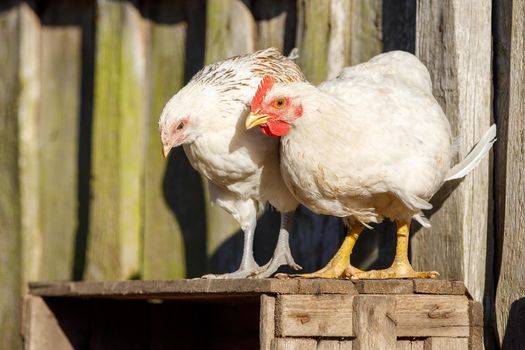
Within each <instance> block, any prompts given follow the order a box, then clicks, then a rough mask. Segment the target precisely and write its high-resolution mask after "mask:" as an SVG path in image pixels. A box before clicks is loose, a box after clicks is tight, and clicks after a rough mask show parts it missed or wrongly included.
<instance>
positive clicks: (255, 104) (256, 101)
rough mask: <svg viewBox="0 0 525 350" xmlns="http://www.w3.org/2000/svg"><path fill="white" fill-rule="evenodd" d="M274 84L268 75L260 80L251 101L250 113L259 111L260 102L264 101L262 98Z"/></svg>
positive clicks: (273, 80)
mask: <svg viewBox="0 0 525 350" xmlns="http://www.w3.org/2000/svg"><path fill="white" fill-rule="evenodd" d="M274 83H275V79H274V78H273V77H272V76H270V75H265V76H264V78H263V79H262V80H261V83H260V84H259V87H258V88H257V92H256V93H255V96H254V97H253V100H252V107H251V111H252V112H255V111H257V110H258V109H261V105H262V101H263V100H264V96H266V93H267V92H268V90H270V89H271V88H272V86H273V84H274Z"/></svg>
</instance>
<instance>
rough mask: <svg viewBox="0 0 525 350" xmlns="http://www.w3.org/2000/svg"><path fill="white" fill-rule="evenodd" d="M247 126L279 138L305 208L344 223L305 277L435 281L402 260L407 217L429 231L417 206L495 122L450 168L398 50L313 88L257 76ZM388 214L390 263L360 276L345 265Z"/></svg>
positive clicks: (417, 71) (441, 126)
mask: <svg viewBox="0 0 525 350" xmlns="http://www.w3.org/2000/svg"><path fill="white" fill-rule="evenodd" d="M251 111H252V113H251V114H250V116H249V117H248V118H247V120H246V127H247V128H248V129H249V128H252V127H254V126H257V125H259V126H260V127H261V128H262V129H263V131H264V133H265V134H268V135H271V136H274V137H280V138H281V172H282V176H283V178H284V180H285V183H286V185H287V186H288V188H289V189H290V191H291V192H292V193H293V195H294V196H295V197H296V198H297V200H298V201H299V202H301V203H302V204H304V205H305V206H306V207H308V208H309V209H310V210H312V211H314V212H316V213H319V214H328V215H335V216H339V217H343V218H345V222H346V224H347V225H348V226H351V228H350V229H349V231H348V233H347V236H346V237H345V240H344V241H343V244H342V246H341V248H340V249H339V251H338V252H337V253H336V255H335V256H334V257H333V258H332V260H331V261H330V262H329V263H328V264H327V265H326V267H324V268H323V269H321V270H319V271H317V272H314V273H311V274H305V275H299V276H303V277H310V278H316V277H322V278H339V277H351V278H354V279H359V278H433V277H435V276H436V275H438V273H437V272H435V271H429V272H417V271H414V269H413V268H412V266H411V265H410V262H409V260H408V257H407V250H408V238H409V227H410V222H411V220H412V219H415V220H417V221H419V222H420V223H421V224H422V225H423V226H427V227H428V226H430V224H429V222H428V220H427V219H426V218H425V217H424V215H423V213H422V210H423V209H430V208H432V205H431V204H430V203H429V202H428V201H429V199H430V198H431V197H432V196H433V195H434V193H436V192H437V190H438V189H439V188H440V187H441V186H442V184H443V183H444V182H445V181H447V180H451V179H456V178H460V177H463V176H465V175H466V174H467V173H468V172H469V171H470V170H472V169H473V168H474V167H475V166H476V165H477V164H478V163H479V161H480V160H481V158H482V157H483V156H484V155H485V154H486V153H487V152H488V151H489V150H490V148H491V147H492V144H493V142H494V141H495V136H496V128H495V125H493V126H492V127H491V128H490V129H489V131H488V132H487V133H486V134H485V136H483V137H482V139H481V140H480V142H478V144H477V146H476V147H475V148H474V149H473V151H472V152H471V153H470V154H469V155H468V156H467V157H466V158H465V159H464V160H463V161H461V162H460V163H459V164H458V165H456V166H455V167H453V168H452V169H451V160H452V155H453V152H452V146H451V131H450V125H449V122H448V120H447V118H446V116H445V114H444V113H443V111H442V109H441V107H440V106H439V104H438V103H437V101H436V100H435V98H434V97H433V95H432V85H431V80H430V75H429V73H428V71H427V69H426V68H425V66H424V65H423V64H422V63H421V62H420V61H419V60H418V59H417V58H416V57H415V56H413V55H411V54H409V53H405V52H400V51H396V52H390V53H385V54H382V55H379V56H376V57H375V58H373V59H371V60H370V61H369V62H367V63H364V64H361V65H358V66H355V67H351V68H347V69H345V70H344V71H343V73H342V74H341V75H340V76H339V77H338V78H336V79H333V80H331V81H328V82H325V83H323V84H321V85H320V86H319V87H315V86H312V85H310V84H308V83H305V82H296V83H277V82H274V80H273V78H271V77H265V78H264V79H263V81H262V83H261V85H260V87H259V89H258V90H257V93H256V95H255V97H254V99H253V101H252V106H251ZM385 217H386V218H390V219H392V220H394V221H395V222H396V224H397V245H396V255H395V259H394V262H393V264H392V266H391V267H389V268H388V269H385V270H378V271H367V272H363V271H359V270H357V269H355V268H353V267H352V266H351V265H350V255H351V252H352V248H353V246H354V244H355V241H356V240H357V238H358V237H359V235H360V234H361V232H362V230H363V228H364V226H367V225H368V224H369V223H377V222H380V221H382V220H383V218H385Z"/></svg>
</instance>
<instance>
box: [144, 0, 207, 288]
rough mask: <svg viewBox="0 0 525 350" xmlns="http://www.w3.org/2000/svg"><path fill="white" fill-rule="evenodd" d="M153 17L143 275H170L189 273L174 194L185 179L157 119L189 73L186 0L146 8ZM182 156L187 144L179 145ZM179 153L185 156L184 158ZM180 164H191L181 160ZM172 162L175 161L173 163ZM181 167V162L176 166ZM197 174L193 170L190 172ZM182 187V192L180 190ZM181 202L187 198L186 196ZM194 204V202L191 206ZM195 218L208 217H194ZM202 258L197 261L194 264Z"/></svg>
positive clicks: (150, 16) (171, 276)
mask: <svg viewBox="0 0 525 350" xmlns="http://www.w3.org/2000/svg"><path fill="white" fill-rule="evenodd" d="M147 11H148V15H149V18H151V20H150V23H149V24H150V26H149V27H150V28H149V32H150V38H149V39H150V40H149V42H150V48H149V49H148V51H149V53H150V57H149V64H150V68H149V74H150V77H151V84H150V85H151V90H150V91H151V108H150V112H149V113H148V117H149V119H148V130H149V132H148V141H147V151H146V160H145V164H144V247H143V249H144V258H143V267H142V271H143V278H145V279H168V278H181V277H185V276H186V268H188V266H186V263H185V251H184V242H183V238H182V229H181V227H180V224H179V220H178V218H177V215H176V214H177V210H176V208H178V207H180V206H181V205H186V203H184V204H179V203H178V202H179V201H178V199H179V198H174V194H175V193H178V192H180V190H179V191H177V185H176V182H179V183H182V182H185V179H184V178H183V177H182V175H183V174H182V173H180V172H178V173H175V174H174V173H173V171H171V170H172V169H173V168H175V166H176V164H175V165H172V164H171V163H172V159H173V155H172V157H171V158H170V159H169V160H166V159H164V157H163V156H162V152H161V144H160V138H159V127H158V119H159V116H160V113H161V111H162V109H163V108H164V105H165V104H166V102H167V101H168V100H169V99H170V98H171V96H173V95H174V94H175V93H176V92H177V91H178V90H179V89H180V88H181V87H182V86H183V85H184V78H185V75H184V74H185V69H184V67H185V56H186V49H185V46H186V43H185V40H186V28H187V22H186V19H185V14H184V7H183V2H181V1H160V2H155V3H154V4H150V7H149V8H148V9H147ZM172 152H173V153H177V155H180V154H181V153H182V149H174V150H173V151H172ZM179 158H180V157H179ZM178 163H179V164H181V165H186V168H187V166H188V164H187V162H183V161H181V160H180V159H178ZM170 165H172V166H171V167H170ZM178 168H181V167H177V169H178ZM189 175H190V176H194V174H193V173H190V174H189ZM176 191H177V192H176ZM181 202H182V201H181ZM188 206H189V205H188ZM192 219H193V220H195V221H202V220H203V219H204V218H199V217H192ZM198 263H199V262H197V261H195V264H198Z"/></svg>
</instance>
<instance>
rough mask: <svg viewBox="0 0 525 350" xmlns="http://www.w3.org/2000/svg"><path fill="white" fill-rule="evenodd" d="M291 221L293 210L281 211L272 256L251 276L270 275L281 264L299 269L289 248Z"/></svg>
mask: <svg viewBox="0 0 525 350" xmlns="http://www.w3.org/2000/svg"><path fill="white" fill-rule="evenodd" d="M292 222H293V212H288V213H281V228H280V229H279V237H278V238H277V245H276V247H275V251H274V253H273V257H272V259H271V260H270V261H269V262H268V263H267V264H266V265H264V266H261V267H260V268H259V272H258V273H257V274H256V275H254V276H253V277H255V278H266V277H270V276H271V275H273V274H274V273H275V272H276V271H277V269H278V268H279V267H281V266H282V265H288V266H290V267H291V268H292V269H294V270H300V269H301V266H299V265H298V264H297V263H296V262H295V260H294V258H293V256H292V252H291V250H290V243H289V232H290V230H291V229H292Z"/></svg>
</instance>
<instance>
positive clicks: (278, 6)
mask: <svg viewBox="0 0 525 350" xmlns="http://www.w3.org/2000/svg"><path fill="white" fill-rule="evenodd" d="M253 6H254V7H253V13H254V16H255V19H256V21H257V22H256V26H257V39H256V47H255V49H256V50H262V49H266V48H268V47H275V48H277V49H278V50H280V51H281V52H282V53H283V54H285V55H287V54H288V53H289V51H290V50H291V49H293V47H294V44H295V30H296V11H295V6H296V1H295V0H284V1H283V0H281V1H255V3H254V5H253Z"/></svg>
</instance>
